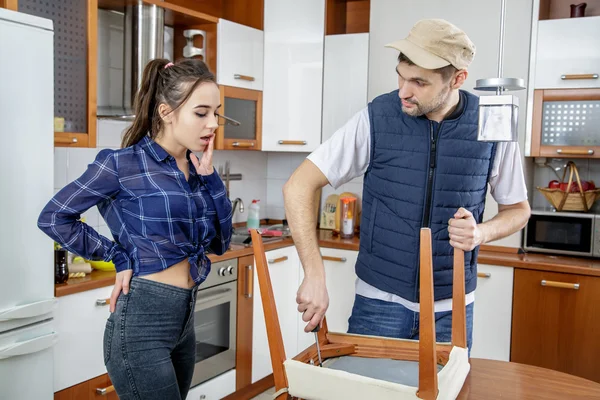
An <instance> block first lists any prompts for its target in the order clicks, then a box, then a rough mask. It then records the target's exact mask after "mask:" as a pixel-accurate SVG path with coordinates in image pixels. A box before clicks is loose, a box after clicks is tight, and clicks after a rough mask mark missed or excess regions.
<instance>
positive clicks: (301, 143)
mask: <svg viewBox="0 0 600 400" xmlns="http://www.w3.org/2000/svg"><path fill="white" fill-rule="evenodd" d="M277 143H279V144H297V145H300V146H305V145H306V140H280V141H279V142H277Z"/></svg>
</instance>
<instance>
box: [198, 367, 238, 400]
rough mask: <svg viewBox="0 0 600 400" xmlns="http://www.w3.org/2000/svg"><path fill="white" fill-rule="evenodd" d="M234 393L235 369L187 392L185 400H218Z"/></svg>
mask: <svg viewBox="0 0 600 400" xmlns="http://www.w3.org/2000/svg"><path fill="white" fill-rule="evenodd" d="M233 392H235V369H232V370H231V371H227V372H225V373H224V374H221V375H219V376H216V377H214V378H212V379H211V380H209V381H206V382H204V383H202V384H200V385H198V386H195V387H193V388H192V389H190V391H189V392H188V395H187V397H186V400H220V399H222V398H223V397H225V396H229V395H230V394H231V393H233Z"/></svg>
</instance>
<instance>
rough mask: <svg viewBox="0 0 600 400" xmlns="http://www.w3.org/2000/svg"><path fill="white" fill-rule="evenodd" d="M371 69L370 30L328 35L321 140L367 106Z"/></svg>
mask: <svg viewBox="0 0 600 400" xmlns="http://www.w3.org/2000/svg"><path fill="white" fill-rule="evenodd" d="M368 69H369V34H368V33H356V34H346V35H327V36H325V57H324V66H323V126H322V137H321V141H322V142H325V141H326V140H327V139H329V138H330V137H331V136H332V135H333V134H334V133H335V131H337V130H338V129H339V128H341V127H342V126H343V125H344V124H345V123H346V122H347V121H348V120H349V119H350V118H351V117H352V116H353V115H354V114H356V113H357V112H359V111H360V110H362V109H363V108H365V107H366V106H367V83H368ZM349 82H352V84H348V83H349ZM340 99H344V100H343V101H340Z"/></svg>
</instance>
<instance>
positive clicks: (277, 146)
mask: <svg viewBox="0 0 600 400" xmlns="http://www.w3.org/2000/svg"><path fill="white" fill-rule="evenodd" d="M264 3H265V4H264V13H265V17H264V34H265V48H264V52H265V61H264V93H263V131H262V150H264V151H288V152H311V151H313V150H315V149H316V148H317V147H318V146H319V144H320V143H321V113H322V109H321V105H322V103H323V101H322V99H323V42H324V31H325V0H303V1H297V0H265V2H264ZM295 143H299V144H295Z"/></svg>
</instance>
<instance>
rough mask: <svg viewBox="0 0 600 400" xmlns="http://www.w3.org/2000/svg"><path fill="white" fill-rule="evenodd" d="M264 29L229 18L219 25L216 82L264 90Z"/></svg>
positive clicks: (222, 20) (221, 21)
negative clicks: (229, 19)
mask: <svg viewBox="0 0 600 400" xmlns="http://www.w3.org/2000/svg"><path fill="white" fill-rule="evenodd" d="M263 40H264V37H263V31H261V30H258V29H255V28H251V27H249V26H245V25H242V24H238V23H235V22H231V21H227V20H225V19H221V20H219V23H218V24H217V48H218V52H217V83H218V84H219V85H225V86H232V87H239V88H244V89H253V90H262V89H263Z"/></svg>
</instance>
